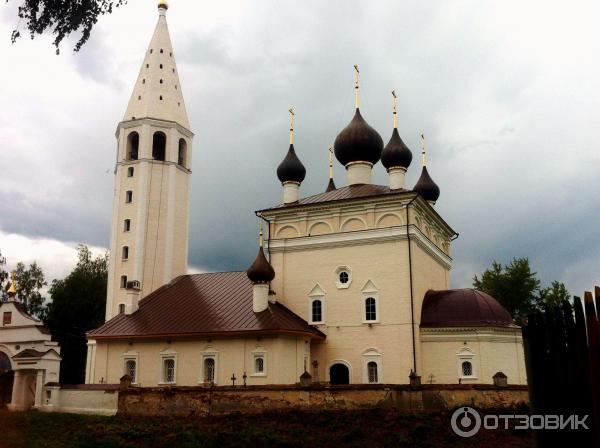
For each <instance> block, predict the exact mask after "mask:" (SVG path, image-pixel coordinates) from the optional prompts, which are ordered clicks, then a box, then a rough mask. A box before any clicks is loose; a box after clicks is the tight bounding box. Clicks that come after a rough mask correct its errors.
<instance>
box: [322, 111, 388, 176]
mask: <svg viewBox="0 0 600 448" xmlns="http://www.w3.org/2000/svg"><path fill="white" fill-rule="evenodd" d="M333 147H334V151H335V157H336V158H337V159H338V161H339V162H340V163H341V164H342V165H344V166H346V165H348V164H349V163H351V162H363V161H364V162H370V163H372V164H373V165H375V164H376V163H377V162H378V161H379V159H380V158H381V151H382V149H383V140H382V139H381V136H380V135H379V133H378V132H377V131H376V130H375V129H373V128H372V127H371V126H369V124H368V123H367V122H366V121H365V119H364V118H363V117H362V115H361V114H360V110H359V109H356V113H355V114H354V118H352V121H350V123H349V124H348V126H346V127H345V128H344V129H343V130H342V132H340V133H339V134H338V136H337V137H336V138H335V143H334V144H333Z"/></svg>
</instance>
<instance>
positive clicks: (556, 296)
mask: <svg viewBox="0 0 600 448" xmlns="http://www.w3.org/2000/svg"><path fill="white" fill-rule="evenodd" d="M570 300H571V295H570V294H569V291H567V287H566V286H565V285H564V283H561V282H558V281H553V282H552V284H551V286H549V287H547V288H542V289H540V292H539V299H538V302H539V304H540V306H542V307H545V308H556V307H560V306H562V304H563V302H569V303H570Z"/></svg>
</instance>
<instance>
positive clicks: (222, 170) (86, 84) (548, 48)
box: [0, 0, 600, 295]
mask: <svg viewBox="0 0 600 448" xmlns="http://www.w3.org/2000/svg"><path fill="white" fill-rule="evenodd" d="M18 3H19V2H18V1H16V0H14V1H12V2H10V3H9V5H8V6H6V5H4V4H2V5H0V54H2V64H1V66H2V70H0V73H1V75H0V76H1V78H0V81H1V82H0V104H1V107H0V148H1V149H0V169H1V170H2V174H1V175H0V210H2V213H1V214H0V250H1V251H2V254H3V255H4V256H6V257H7V258H8V262H9V267H11V266H13V265H14V263H16V261H18V260H23V261H26V262H30V261H33V260H38V261H39V262H40V263H41V264H42V267H43V268H44V269H45V271H46V273H47V276H48V277H49V279H52V278H56V277H62V276H64V275H65V274H66V273H68V272H69V271H70V270H71V268H72V267H73V265H74V262H75V254H74V250H75V246H76V244H77V243H79V242H81V243H86V244H88V245H90V246H93V247H94V248H96V250H98V251H100V250H102V248H104V247H107V245H108V241H109V237H110V235H109V232H110V220H111V211H112V206H111V202H112V190H113V174H112V170H113V168H114V166H113V165H114V160H115V147H116V141H115V137H114V131H115V129H116V126H117V124H118V122H119V120H121V118H122V116H123V113H124V111H125V108H126V105H127V101H128V100H129V96H130V94H131V90H132V88H133V84H134V82H135V80H136V77H137V73H138V70H139V67H140V64H141V62H142V58H143V55H144V51H145V49H146V47H147V45H148V43H149V41H150V37H151V35H152V32H153V30H154V26H155V24H156V20H157V11H156V7H155V2H153V1H143V2H142V1H131V2H130V4H128V5H126V6H125V7H123V8H119V9H117V10H116V12H115V13H113V15H112V16H107V17H103V18H101V19H100V22H99V23H98V25H97V27H96V28H95V29H94V31H93V33H92V36H91V38H90V40H89V42H88V43H87V44H86V45H85V47H84V48H83V49H82V51H81V52H80V53H78V54H73V53H72V51H71V49H72V47H73V45H74V40H71V41H69V42H65V43H64V44H63V46H62V53H61V54H60V55H59V56H56V55H55V54H54V48H53V47H52V46H51V38H50V37H44V38H37V39H35V40H34V41H30V40H29V39H28V38H27V37H23V38H22V39H20V40H19V41H18V42H17V44H15V45H11V43H10V33H11V31H12V29H13V28H14V27H15V26H17V24H18V22H17V19H16V13H15V8H16V5H17V4H18ZM599 17H600V4H599V3H598V2H594V1H589V2H568V3H566V2H549V1H543V2H541V1H540V2H534V1H528V2H523V1H515V2H511V1H503V2H498V1H481V0H478V1H452V2H446V1H444V2H442V1H440V2H429V1H423V0H418V1H402V2H399V1H394V0H390V1H366V0H363V1H349V0H339V1H327V2H325V1H319V0H314V1H307V0H303V1H294V2H292V1H277V2H276V1H274V0H271V1H253V2H248V1H241V0H240V1H227V2H207V1H192V0H174V1H172V2H171V8H170V9H169V11H168V15H167V19H168V22H169V27H170V31H171V38H172V41H173V46H174V49H175V56H176V60H177V64H178V69H179V74H180V77H181V83H182V88H183V93H184V96H185V100H186V105H187V109H188V113H189V118H190V122H191V127H192V130H193V131H194V132H195V133H196V137H195V139H194V144H193V151H194V159H193V167H192V170H193V175H192V195H191V218H190V219H191V222H190V260H189V263H190V269H193V270H207V271H212V270H239V269H245V268H246V267H247V266H248V265H249V264H250V263H251V261H252V260H253V258H254V254H255V252H256V231H257V221H256V218H255V216H254V213H253V212H254V210H256V209H260V208H265V207H268V206H270V205H273V204H276V203H279V202H280V200H281V196H282V193H281V186H280V185H279V183H278V181H277V178H276V175H275V170H276V167H277V165H278V164H279V162H280V161H281V159H282V158H283V157H284V155H285V152H286V151H287V146H288V114H287V109H288V108H289V107H290V106H292V105H293V106H294V107H295V109H296V145H295V146H296V150H297V153H298V155H299V157H300V159H301V160H302V161H303V163H304V165H305V166H306V168H307V177H306V180H305V182H304V183H303V184H302V188H301V194H302V195H310V194H315V193H319V192H322V191H323V190H324V188H325V186H326V184H327V172H328V170H327V147H328V146H329V145H330V144H331V143H332V142H333V140H334V139H335V136H336V135H337V133H338V132H339V131H340V130H341V129H342V128H343V127H344V126H345V125H346V124H347V122H348V121H349V120H350V119H351V117H352V114H353V94H354V93H353V68H352V65H353V64H359V65H360V67H361V83H362V108H361V110H362V112H363V116H364V117H365V119H366V120H367V121H368V122H369V123H370V124H371V125H372V126H374V127H375V128H376V129H377V130H378V131H379V132H380V133H381V135H382V137H383V139H384V141H385V142H387V140H388V139H389V137H390V134H391V130H392V129H391V127H392V115H391V97H390V90H391V89H395V90H396V93H397V95H398V117H399V130H400V134H401V135H402V137H403V139H404V141H405V142H406V143H407V144H408V145H409V147H410V148H411V149H412V151H413V154H414V155H415V157H414V162H413V165H412V166H411V167H410V169H409V172H408V175H407V184H408V186H409V187H411V186H412V185H414V183H415V182H416V179H417V177H418V174H419V172H420V167H419V166H418V162H419V157H418V152H419V134H420V133H421V132H423V133H424V134H425V135H426V137H427V140H428V151H429V155H428V158H429V172H430V174H431V175H432V177H433V179H434V180H435V181H436V182H437V183H438V185H439V186H440V188H441V196H440V199H439V202H438V205H436V208H437V210H438V211H439V212H440V213H441V215H442V216H443V217H444V218H445V219H446V221H447V222H448V223H449V224H450V225H451V226H452V227H453V228H454V229H455V230H456V231H457V232H459V233H460V237H459V238H458V240H456V241H455V242H454V243H453V244H454V245H453V257H454V268H453V270H452V286H453V287H463V286H470V284H471V278H472V277H473V275H474V274H477V273H480V272H482V271H483V270H484V269H485V268H486V267H488V266H489V265H490V263H491V262H492V260H498V261H501V262H508V261H510V259H511V258H512V257H529V258H530V260H531V262H532V266H533V268H534V269H535V270H536V271H537V272H538V273H539V275H540V277H541V278H542V280H543V282H546V283H548V282H550V281H552V280H555V279H556V280H561V281H563V282H565V283H566V285H567V287H568V288H569V290H570V292H571V293H572V294H576V295H580V294H582V293H583V291H584V289H590V288H592V287H593V286H594V285H595V284H600V275H599V274H598V268H599V262H598V261H599V256H600V236H599V232H598V230H597V229H598V218H597V216H598V205H599V204H598V191H599V190H600V175H599V174H598V172H599V170H598V167H599V166H600V138H599V135H598V134H599V126H598V125H599V119H600V116H599V113H598V112H599V110H600V107H599V106H600V83H599V80H600V58H599V57H598V55H599V54H600V27H598V20H599ZM23 34H26V33H23ZM335 170H336V183H337V184H338V186H339V185H344V184H345V172H344V169H343V167H342V166H340V165H339V164H337V165H336V167H335ZM374 173H375V175H374V180H375V182H377V183H380V184H387V175H386V174H385V170H384V169H383V167H382V166H381V164H377V165H376V166H375V168H374Z"/></svg>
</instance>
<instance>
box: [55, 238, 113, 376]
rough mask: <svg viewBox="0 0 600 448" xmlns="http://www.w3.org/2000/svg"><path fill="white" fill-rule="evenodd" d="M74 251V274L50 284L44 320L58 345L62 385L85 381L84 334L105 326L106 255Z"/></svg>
mask: <svg viewBox="0 0 600 448" xmlns="http://www.w3.org/2000/svg"><path fill="white" fill-rule="evenodd" d="M77 250H78V261H77V265H76V266H75V268H74V269H73V271H72V272H71V273H70V274H69V275H68V276H67V277H66V278H65V279H63V280H54V281H53V282H52V285H51V287H50V296H51V302H50V303H49V305H48V311H47V315H46V319H45V323H46V326H47V327H48V328H49V329H50V332H51V333H52V336H53V338H54V340H56V341H58V342H59V343H60V346H61V357H62V359H63V360H62V363H61V366H60V374H61V382H62V383H72V384H75V383H82V382H83V381H84V379H85V362H86V357H87V346H86V333H87V332H88V331H90V330H93V329H94V328H97V327H99V326H100V325H102V323H104V312H105V305H106V283H107V280H108V257H107V254H105V255H103V256H98V257H96V258H94V257H93V256H92V253H91V252H90V250H89V249H88V247H87V246H84V245H80V246H78V248H77Z"/></svg>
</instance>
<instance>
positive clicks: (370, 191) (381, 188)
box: [269, 184, 411, 210]
mask: <svg viewBox="0 0 600 448" xmlns="http://www.w3.org/2000/svg"><path fill="white" fill-rule="evenodd" d="M410 192H411V191H410V190H405V189H403V188H399V189H396V190H390V187H388V186H385V185H374V184H355V185H348V186H345V187H340V188H337V189H335V190H329V189H328V191H325V192H324V193H319V194H315V195H313V196H308V197H306V198H302V199H300V200H299V201H298V202H294V203H291V204H279V205H276V206H275V207H272V208H271V209H269V210H273V209H279V208H290V207H298V206H301V205H309V204H319V203H322V202H334V201H342V200H348V199H359V198H368V197H374V196H381V195H388V194H401V193H410Z"/></svg>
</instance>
